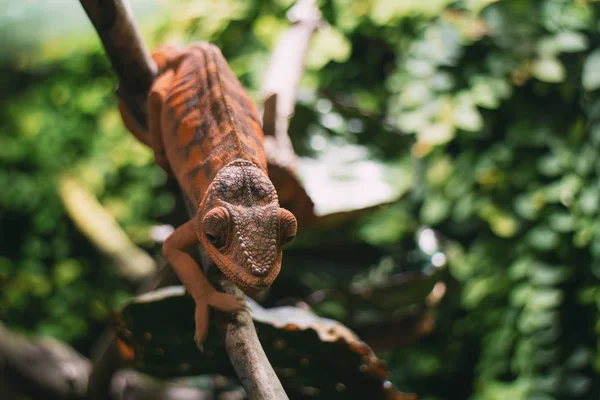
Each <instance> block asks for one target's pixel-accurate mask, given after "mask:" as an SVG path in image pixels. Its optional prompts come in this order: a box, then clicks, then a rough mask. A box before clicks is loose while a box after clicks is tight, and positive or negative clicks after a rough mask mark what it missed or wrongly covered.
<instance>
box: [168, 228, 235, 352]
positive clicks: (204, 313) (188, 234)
mask: <svg viewBox="0 0 600 400" xmlns="http://www.w3.org/2000/svg"><path fill="white" fill-rule="evenodd" d="M197 243H198V237H197V236H196V229H195V221H194V220H190V221H188V222H186V223H185V224H183V225H181V226H180V227H179V228H177V229H176V230H175V232H173V233H172V234H171V236H169V237H168V238H167V240H166V241H165V242H164V244H163V254H164V256H165V257H166V259H167V260H168V261H169V263H170V264H171V266H172V267H173V269H174V270H175V273H176V274H177V276H178V277H179V279H180V280H181V282H182V283H183V286H185V288H186V290H187V291H188V292H189V293H190V295H191V296H192V298H193V299H194V301H195V302H196V312H195V316H194V318H195V321H196V332H195V334H194V340H195V341H196V344H197V345H198V346H199V347H200V345H201V344H202V343H203V342H204V340H205V339H206V335H207V333H208V316H209V311H208V306H211V307H213V308H216V309H217V310H220V311H225V312H235V311H239V310H241V309H243V308H244V307H245V301H244V299H242V298H238V297H235V296H232V295H230V294H226V293H221V292H218V291H217V290H216V289H215V288H214V287H212V285H211V284H210V282H208V279H206V277H205V276H204V273H203V272H202V270H201V269H200V266H199V265H198V264H196V262H195V261H194V259H193V258H192V257H191V256H190V255H189V254H188V253H186V252H185V249H186V248H188V247H190V246H192V245H194V244H197Z"/></svg>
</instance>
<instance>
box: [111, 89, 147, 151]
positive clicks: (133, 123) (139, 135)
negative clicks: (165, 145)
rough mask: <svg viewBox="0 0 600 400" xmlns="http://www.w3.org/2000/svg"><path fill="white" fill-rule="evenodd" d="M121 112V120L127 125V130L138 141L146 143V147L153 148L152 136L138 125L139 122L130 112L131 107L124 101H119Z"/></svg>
mask: <svg viewBox="0 0 600 400" xmlns="http://www.w3.org/2000/svg"><path fill="white" fill-rule="evenodd" d="M119 111H120V112H121V118H122V119H123V123H125V128H127V130H128V131H129V132H131V133H133V136H135V137H136V139H137V140H139V141H140V142H142V143H144V144H145V145H146V146H148V147H150V148H152V144H151V142H150V135H148V132H146V130H145V129H144V128H142V127H141V126H140V124H138V122H137V120H136V119H135V117H134V116H133V114H131V111H129V107H127V104H125V102H124V101H123V100H122V99H119Z"/></svg>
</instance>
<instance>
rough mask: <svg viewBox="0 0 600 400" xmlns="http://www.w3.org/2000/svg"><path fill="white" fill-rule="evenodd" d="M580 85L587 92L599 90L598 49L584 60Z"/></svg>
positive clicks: (599, 67) (599, 68)
mask: <svg viewBox="0 0 600 400" xmlns="http://www.w3.org/2000/svg"><path fill="white" fill-rule="evenodd" d="M581 83H582V85H583V88H584V89H585V90H587V91H589V92H591V91H593V90H597V89H598V88H600V49H598V50H594V51H593V52H592V53H591V54H590V55H589V56H588V57H587V58H586V60H585V63H584V64H583V75H582V78H581Z"/></svg>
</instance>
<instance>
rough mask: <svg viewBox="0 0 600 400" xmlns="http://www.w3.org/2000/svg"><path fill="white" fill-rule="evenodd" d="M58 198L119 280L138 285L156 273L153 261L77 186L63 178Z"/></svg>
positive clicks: (83, 189) (77, 183)
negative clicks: (110, 265)
mask: <svg viewBox="0 0 600 400" xmlns="http://www.w3.org/2000/svg"><path fill="white" fill-rule="evenodd" d="M59 195H60V198H61V200H62V202H63V205H64V206H65V208H66V210H67V213H68V214H69V216H70V217H71V219H72V220H73V222H74V223H75V225H76V226H77V228H78V229H79V230H80V231H81V233H83V234H84V235H85V237H87V238H88V239H89V240H90V241H91V242H92V243H93V244H94V246H95V247H96V248H97V249H98V250H100V252H102V253H103V254H105V255H106V256H107V257H109V258H110V259H111V260H112V261H113V265H114V266H115V268H116V270H117V273H118V274H119V276H120V277H122V278H123V279H125V280H127V281H128V282H130V283H134V284H139V283H140V282H141V281H142V280H143V279H145V278H146V277H148V276H149V275H151V274H152V273H153V272H154V271H155V270H156V264H155V262H154V260H153V259H152V257H150V256H149V255H148V254H147V253H146V252H145V251H143V250H142V249H140V248H139V247H137V246H136V245H135V244H134V243H133V242H132V241H131V240H130V239H129V237H128V236H127V235H126V234H125V232H123V230H122V229H121V227H120V226H119V224H118V223H117V222H116V221H115V219H114V218H113V217H112V215H110V214H109V213H108V212H107V211H106V210H105V209H104V208H103V207H102V205H101V204H100V203H99V202H98V200H97V199H96V198H95V197H94V196H93V195H92V194H91V193H90V192H88V191H87V190H86V189H85V188H84V187H83V186H81V184H79V182H77V181H76V180H74V179H71V178H67V177H62V178H61V179H60V182H59Z"/></svg>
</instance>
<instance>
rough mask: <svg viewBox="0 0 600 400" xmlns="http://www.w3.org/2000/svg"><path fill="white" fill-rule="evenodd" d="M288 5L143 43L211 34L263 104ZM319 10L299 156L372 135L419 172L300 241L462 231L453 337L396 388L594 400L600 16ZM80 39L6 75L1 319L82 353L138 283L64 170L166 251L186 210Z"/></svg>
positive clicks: (258, 8) (203, 5)
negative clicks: (385, 196) (79, 212)
mask: <svg viewBox="0 0 600 400" xmlns="http://www.w3.org/2000/svg"><path fill="white" fill-rule="evenodd" d="M291 3H292V1H290V0H275V1H269V2H263V1H257V0H255V1H246V0H227V1H224V0H222V1H198V0H194V1H191V0H186V1H178V2H166V1H165V2H164V4H162V5H161V10H162V15H161V16H160V17H157V16H155V17H154V18H150V19H149V20H148V23H147V24H146V25H145V26H148V27H149V28H151V29H148V30H146V34H147V39H148V42H149V43H151V44H155V43H161V42H164V41H177V42H189V41H193V40H199V39H203V40H207V39H209V40H212V41H214V42H215V43H217V44H218V45H219V46H221V47H222V49H223V52H224V53H225V55H226V56H227V57H228V59H229V60H230V63H231V65H232V67H233V69H234V70H235V71H236V73H237V74H238V76H240V79H241V80H242V82H243V83H244V84H245V85H246V86H247V87H248V88H249V90H250V92H251V93H252V94H253V95H256V94H257V93H258V92H257V89H258V88H259V87H260V82H261V80H262V77H263V74H264V72H265V67H266V65H267V63H268V59H269V55H270V50H271V49H272V47H273V46H274V44H275V42H276V40H277V38H278V34H279V33H280V32H281V31H282V30H283V29H284V28H285V27H286V26H287V24H288V23H287V21H286V18H285V13H286V10H287V9H288V8H289V6H290V5H291ZM320 3H321V9H322V11H323V14H324V17H325V18H326V20H327V21H328V23H329V25H328V26H326V27H323V29H322V30H321V31H320V32H319V33H318V34H317V35H316V37H315V39H314V41H313V43H312V49H311V52H310V55H309V60H308V71H307V74H306V76H305V78H304V80H303V82H302V90H301V92H300V96H299V97H300V99H299V101H300V105H299V107H298V109H297V113H296V116H295V118H294V119H293V121H292V126H291V128H290V132H291V136H292V140H293V142H294V144H295V147H296V150H297V151H298V152H299V153H300V154H302V155H304V156H318V155H319V153H320V152H323V151H325V150H327V149H328V148H332V147H334V146H342V145H351V144H352V145H360V146H364V147H365V148H366V149H368V151H369V154H370V156H371V157H372V158H373V159H376V160H379V161H380V162H384V161H385V162H386V163H387V164H388V165H391V166H392V168H394V167H395V168H397V169H402V170H406V169H407V168H408V169H409V170H410V171H412V179H411V180H410V181H409V182H408V183H406V182H398V183H397V184H398V185H405V186H406V193H405V195H404V196H403V198H402V199H401V200H400V201H398V202H397V203H395V204H393V205H391V206H389V207H387V208H385V209H383V210H381V211H379V212H377V213H376V214H375V215H373V216H371V217H368V218H365V219H364V220H361V221H360V222H359V223H356V224H354V225H353V226H351V227H344V229H343V232H338V234H336V235H332V234H331V233H329V234H327V235H324V236H321V237H319V236H316V234H315V235H311V236H310V237H305V238H299V239H300V240H299V242H300V245H305V246H313V248H315V247H318V246H325V243H331V242H337V243H342V244H343V243H350V242H353V243H354V242H366V243H368V244H370V245H374V246H377V247H379V248H380V249H384V251H386V252H387V253H389V254H394V253H395V252H398V251H399V250H400V249H402V248H403V247H402V246H404V245H402V246H401V245H400V244H401V243H406V241H407V240H412V239H411V238H412V237H413V235H414V233H415V231H416V230H417V229H418V228H419V226H421V225H429V226H433V227H435V228H436V229H438V230H439V231H441V232H442V233H443V234H444V235H445V236H446V237H447V238H448V240H449V242H448V246H449V252H448V261H449V274H448V282H449V287H448V294H447V297H446V299H445V300H444V302H443V304H442V306H441V307H440V309H439V311H438V315H437V320H438V324H437V329H436V331H435V333H434V334H433V335H431V336H430V337H428V338H426V339H424V340H422V341H421V342H419V343H418V344H416V345H414V346H411V347H410V348H407V349H404V350H400V351H395V352H390V353H389V354H386V355H385V356H386V358H387V359H388V361H389V363H390V368H391V369H392V371H393V373H394V377H393V380H394V382H395V383H397V384H398V386H399V387H400V388H402V389H405V390H410V391H415V392H417V393H419V395H420V396H421V398H424V399H457V400H458V399H465V398H469V397H470V398H473V399H485V400H493V399H505V398H511V399H520V398H523V399H524V398H528V399H534V398H535V399H555V398H556V399H579V398H581V399H583V398H597V397H598V396H599V395H600V385H599V383H598V380H597V379H595V377H596V376H597V375H598V371H599V370H600V352H599V349H598V342H599V338H600V329H599V328H598V326H600V325H599V324H600V319H599V313H598V304H599V300H600V285H599V284H598V278H599V277H600V268H599V267H598V264H597V263H598V262H599V260H598V257H600V225H598V223H597V221H596V218H597V217H598V208H599V205H600V187H599V185H598V182H599V181H598V177H599V174H600V169H599V168H598V166H599V165H600V164H599V162H600V159H598V157H597V151H598V148H599V147H600V99H599V98H598V95H597V93H598V89H600V47H599V46H600V35H599V25H598V17H599V11H600V10H599V8H598V6H597V4H596V3H595V2H593V1H586V0H582V1H570V0H543V1H534V0H523V1H492V0H462V1H448V0H435V1H434V0H428V1H423V0H422V1H412V0H411V1H408V0H407V1H395V0H371V1H364V0H327V1H321V2H320ZM248 32H250V34H249V33H248ZM72 42H73V39H70V40H65V41H62V42H60V44H57V43H50V44H48V45H46V46H45V47H44V51H43V52H42V53H36V54H21V55H19V56H18V57H15V58H14V60H13V62H11V63H10V64H6V65H4V66H3V67H2V69H3V71H2V72H3V73H2V74H1V76H2V77H1V78H0V79H1V82H2V88H3V89H4V90H3V93H4V95H3V97H2V100H1V107H0V116H1V118H2V119H1V121H2V124H1V125H0V224H1V226H2V230H1V232H0V239H1V240H0V319H2V320H3V321H6V322H8V323H10V324H12V326H16V327H20V328H23V329H26V330H28V331H31V332H35V333H39V334H50V335H53V336H56V337H58V338H61V339H65V340H68V341H71V342H72V343H76V344H78V345H79V346H81V348H83V349H86V348H87V346H89V344H90V343H92V342H93V340H94V339H95V338H96V336H97V334H98V329H99V328H100V327H101V326H102V324H103V323H104V322H105V321H106V318H107V315H108V313H109V310H110V309H111V308H113V307H114V306H116V305H117V304H119V303H120V302H121V300H122V298H123V297H124V295H125V294H126V293H127V290H128V288H126V287H125V285H124V284H122V283H120V282H119V281H118V280H116V279H115V278H114V276H113V275H112V274H111V272H110V268H109V265H108V264H109V260H106V259H104V258H101V257H99V256H98V254H97V253H96V251H95V250H94V249H93V247H92V246H91V245H89V244H88V243H87V241H86V239H85V238H84V237H82V236H81V235H80V234H79V233H78V232H77V230H76V229H75V228H74V227H73V225H72V223H71V222H70V221H69V219H68V217H67V216H66V214H65V211H64V209H63V206H62V205H61V202H60V199H59V197H58V195H57V190H56V182H57V179H58V178H59V177H60V176H62V175H63V174H69V175H74V176H76V177H78V178H80V179H81V180H82V181H83V182H85V184H86V185H87V186H88V188H89V189H90V190H92V191H93V192H94V193H95V194H96V195H97V196H98V198H99V199H100V200H101V201H102V203H103V205H104V206H105V207H106V208H107V209H108V210H109V211H110V212H111V213H112V214H113V215H114V216H115V217H116V219H117V220H118V221H119V222H120V223H121V224H122V226H123V227H124V228H125V230H126V231H127V232H128V234H130V236H131V237H132V238H133V240H134V241H136V242H137V243H138V244H140V245H144V246H147V247H148V248H149V249H150V250H151V251H152V250H155V248H154V246H153V245H152V243H151V241H149V239H148V235H147V228H148V226H149V225H150V224H151V223H152V221H157V220H159V219H163V218H167V215H168V213H169V212H170V211H171V210H172V207H173V198H172V195H171V194H170V193H169V192H167V191H166V189H164V183H165V181H166V176H165V175H164V174H163V173H162V172H161V171H160V170H159V169H158V168H157V167H155V166H154V165H152V158H151V154H150V152H149V151H148V150H147V149H145V148H144V147H143V146H141V145H139V144H138V143H136V142H135V140H134V139H132V138H131V137H130V135H128V134H126V133H125V131H124V129H123V127H122V125H121V123H120V121H119V115H118V112H117V111H116V107H115V99H114V95H113V93H112V89H113V85H114V78H113V76H112V74H111V72H110V69H109V65H108V63H107V61H106V60H105V57H104V55H103V53H102V52H101V51H100V49H99V48H98V46H97V39H96V37H94V36H92V35H91V32H90V36H89V43H93V45H88V44H86V45H85V46H84V45H82V44H81V43H76V44H77V45H73V43H72ZM357 195H358V194H357ZM166 220H168V218H167V219H166ZM376 262H377V260H374V261H372V263H373V264H375V263H376ZM367 266H368V265H365V267H367ZM292 273H295V274H297V275H298V279H302V281H303V282H309V283H310V282H311V280H310V279H305V278H306V277H303V276H302V274H303V272H302V271H297V272H292ZM312 282H315V279H313V280H312ZM322 282H327V280H321V281H320V283H319V284H322ZM317 287H318V284H317V283H315V284H314V288H317Z"/></svg>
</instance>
